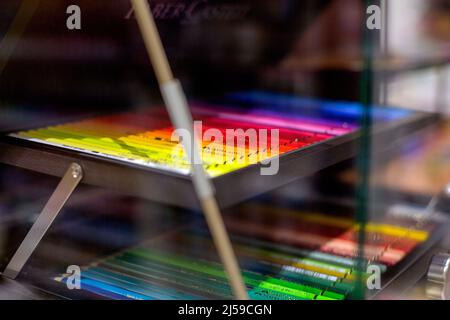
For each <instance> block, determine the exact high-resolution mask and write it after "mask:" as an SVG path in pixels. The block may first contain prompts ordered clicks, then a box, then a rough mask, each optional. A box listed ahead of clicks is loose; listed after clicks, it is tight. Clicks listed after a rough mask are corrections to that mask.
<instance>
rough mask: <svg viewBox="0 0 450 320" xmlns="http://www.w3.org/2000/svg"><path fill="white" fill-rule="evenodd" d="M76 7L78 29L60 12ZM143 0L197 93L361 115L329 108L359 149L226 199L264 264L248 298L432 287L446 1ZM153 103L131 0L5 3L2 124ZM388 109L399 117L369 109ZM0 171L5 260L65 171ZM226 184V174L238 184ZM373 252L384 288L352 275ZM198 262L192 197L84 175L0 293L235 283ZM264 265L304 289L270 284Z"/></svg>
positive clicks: (178, 70)
mask: <svg viewBox="0 0 450 320" xmlns="http://www.w3.org/2000/svg"><path fill="white" fill-rule="evenodd" d="M383 3H385V4H386V7H385V8H386V11H383V13H385V14H382V16H381V18H382V19H383V29H382V30H368V29H367V28H366V19H367V18H368V17H369V15H368V14H367V13H366V9H367V7H368V6H369V5H377V6H379V7H383V6H382V4H383ZM73 4H75V5H78V6H79V7H80V8H81V30H68V29H67V27H66V19H67V18H68V14H66V9H67V7H68V6H69V5H73ZM150 5H151V8H152V10H153V13H154V16H155V19H156V23H157V25H158V28H159V30H160V33H161V37H162V40H163V43H164V47H165V49H166V51H167V55H168V58H169V60H170V63H171V65H172V68H173V69H174V73H175V74H176V75H177V77H178V78H179V79H180V80H181V82H182V84H183V87H184V89H185V91H186V94H187V96H188V97H189V99H190V100H193V101H205V103H207V104H209V105H211V108H212V110H214V108H213V106H214V105H219V106H224V105H226V106H230V107H234V108H237V109H239V110H240V111H241V112H243V113H244V114H245V113H247V112H250V111H251V110H259V109H265V110H270V111H271V112H274V113H282V114H285V115H286V114H288V115H289V116H290V117H294V116H297V115H299V116H302V115H303V114H304V112H305V110H306V109H307V110H308V112H309V115H311V114H313V115H314V117H315V118H317V119H319V120H321V121H322V120H330V119H329V118H327V114H325V113H324V112H323V110H325V109H326V108H333V110H334V109H336V110H338V112H343V113H345V114H346V115H347V116H348V115H349V114H351V115H353V118H352V120H351V121H350V122H349V120H346V119H343V118H342V117H341V118H333V119H332V120H336V119H337V120H339V121H340V122H339V123H340V124H341V125H349V124H350V125H355V126H357V127H358V128H359V130H360V132H361V133H362V134H361V135H360V136H358V137H356V138H355V137H354V140H355V150H354V152H353V154H349V155H348V156H346V157H343V156H342V155H339V154H334V153H330V154H329V156H330V157H336V160H335V161H331V162H332V163H333V165H331V166H328V167H327V168H325V169H322V170H319V171H318V170H313V169H311V170H309V171H308V170H306V169H305V170H306V171H308V174H306V175H305V176H302V177H298V178H297V179H295V180H293V181H290V182H289V183H287V184H285V185H284V186H282V187H279V186H278V185H277V187H276V188H275V187H274V188H273V190H271V191H270V192H267V193H264V194H259V195H257V196H256V197H253V198H251V199H249V200H245V201H242V202H241V203H238V204H236V205H234V206H231V207H228V208H226V209H225V210H224V215H225V218H226V223H227V226H228V228H229V230H230V232H231V235H232V241H233V243H234V244H235V246H236V248H237V249H236V250H237V251H238V258H239V262H240V264H241V267H242V268H243V269H244V270H246V271H249V272H250V271H251V272H256V273H258V274H259V278H257V279H256V280H255V279H253V278H252V279H250V278H251V277H250V276H248V277H249V279H250V280H248V285H249V286H250V287H251V288H252V290H254V291H252V292H253V293H252V294H254V296H253V298H258V297H259V298H268V299H278V298H279V299H290V298H292V299H293V298H299V297H300V298H313V299H316V298H318V297H319V296H320V297H322V295H321V294H317V292H322V293H323V292H329V294H328V295H327V294H324V295H323V297H328V298H335V299H341V298H342V299H344V298H374V297H379V298H389V299H396V298H407V299H425V298H427V296H426V294H425V287H426V278H425V277H424V276H425V273H426V268H427V265H428V262H429V259H430V255H431V254H432V253H433V252H435V251H439V250H444V251H446V250H447V251H448V247H447V246H448V245H450V242H449V240H448V239H446V238H445V236H446V235H448V234H449V232H448V230H449V229H448V226H447V213H448V212H449V208H448V206H446V203H445V201H443V202H442V203H441V202H439V206H438V207H436V208H434V207H433V213H435V214H433V215H431V216H430V215H429V212H428V211H427V210H426V208H427V205H428V204H429V202H430V200H431V199H432V197H433V196H435V195H437V194H440V193H441V192H442V190H445V187H446V186H447V185H448V183H450V169H449V168H450V120H449V119H448V116H449V115H450V102H449V101H450V83H449V77H450V65H449V61H450V3H449V1H448V0H427V1H425V0H388V1H385V2H384V1H383V2H382V1H361V0H314V1H300V0H242V1H230V0H152V1H150ZM236 93H240V94H242V95H241V96H240V97H241V98H240V99H238V98H232V97H237V96H236V95H234V96H233V94H236ZM238 96H239V95H238ZM162 107H163V105H162V101H161V97H160V94H159V89H158V85H157V82H156V79H155V77H154V74H153V70H152V68H151V65H150V63H149V61H148V58H147V54H146V51H145V48H144V46H143V43H142V39H141V36H140V33H139V30H138V27H137V24H136V21H135V19H134V15H133V11H132V8H131V5H130V3H129V1H127V0H116V1H104V0H98V1H89V0H71V1H66V0H61V1H39V0H23V1H19V0H2V1H1V2H0V132H1V133H2V136H6V135H7V134H9V133H12V132H17V131H19V130H25V129H33V128H42V127H46V126H49V125H58V124H63V123H67V122H71V121H75V120H80V119H89V118H91V117H94V116H101V115H107V114H115V113H119V112H139V111H143V110H148V109H152V110H155V109H157V108H162ZM392 108H395V109H401V110H403V111H404V110H406V111H407V112H406V113H404V115H405V116H404V117H405V118H404V119H400V120H399V121H393V122H392V123H391V122H390V121H387V120H386V119H387V118H390V116H389V117H384V116H382V117H378V116H377V115H379V114H388V115H391V114H393V113H395V112H394V111H392V110H394V109H392ZM327 110H328V109H327ZM383 112H384V113H383ZM402 114H403V113H402ZM396 119H397V118H396ZM424 119H425V120H424ZM352 121H353V122H352ZM384 121H386V122H387V124H386V123H384ZM379 122H380V125H386V127H383V128H386V130H387V129H389V130H393V131H389V132H390V134H389V136H386V135H381V136H379V135H378V132H379V129H377V128H378V127H377V125H378V124H379ZM386 132H387V131H386ZM2 141H3V140H2ZM2 143H10V141H9V142H2ZM1 146H5V145H4V144H1ZM0 153H3V155H2V159H3V158H5V159H6V157H7V156H8V151H7V150H6V149H5V148H2V149H0ZM322 157H323V156H322ZM325 160H329V159H324V158H320V156H317V159H315V161H316V162H326V161H325ZM3 162H4V161H3ZM110 174H114V173H110ZM0 177H1V178H0V270H1V271H2V270H3V269H4V267H5V266H6V264H7V263H8V261H9V259H10V258H11V256H12V254H13V253H14V252H15V250H16V249H17V247H18V245H19V244H20V242H21V240H22V239H23V237H24V236H25V234H26V232H27V231H28V230H29V228H30V226H31V224H32V223H33V221H34V219H35V218H36V217H37V215H38V214H39V212H40V211H41V210H42V208H43V206H44V204H45V203H46V201H47V200H48V197H49V196H50V194H51V193H52V191H53V190H54V188H55V186H56V185H57V183H58V178H56V177H51V176H48V175H44V174H41V173H37V172H33V171H30V170H25V169H21V168H18V167H16V166H13V165H6V164H1V165H0ZM230 181H231V180H230ZM236 183H239V184H240V186H236V185H233V183H231V182H230V185H229V186H228V188H229V189H233V188H238V187H242V188H245V187H246V185H245V184H244V183H243V182H242V181H239V182H236ZM249 185H251V184H249ZM141 188H142V189H143V190H148V192H152V189H153V190H154V189H155V188H158V186H154V185H142V186H141ZM249 188H250V187H249ZM168 197H170V195H168ZM439 199H440V198H439ZM440 200H442V199H440ZM444 200H445V199H444ZM434 211H435V212H434ZM189 259H190V260H189ZM368 263H369V264H375V265H379V266H380V267H381V268H382V270H383V278H382V283H383V290H377V291H375V292H372V291H370V290H369V291H367V292H366V290H365V289H363V290H361V283H357V282H358V281H360V282H361V281H362V282H364V281H365V278H364V276H363V277H362V278H359V277H356V276H354V274H355V273H357V272H358V271H361V270H358V268H360V267H361V266H365V265H366V264H368ZM324 264H328V265H324ZM69 265H79V266H81V267H82V268H83V270H84V271H86V278H85V279H84V281H85V282H84V284H83V285H84V287H83V289H82V290H68V289H67V288H66V286H65V284H64V282H65V281H66V279H65V278H64V276H63V274H64V273H65V271H66V268H67V266H69ZM199 265H203V266H206V267H208V268H210V269H207V268H206V267H204V268H203V269H202V268H201V267H199ZM183 268H184V269H183ZM180 269H182V271H180ZM205 270H219V271H218V272H219V273H220V272H222V269H221V266H220V264H219V263H218V257H217V255H216V253H215V251H214V249H213V247H212V243H211V241H210V239H209V234H208V231H207V228H206V227H205V225H204V223H203V218H202V215H201V213H200V212H196V211H195V210H188V209H185V208H182V207H181V206H177V205H174V206H169V205H163V204H161V203H157V202H153V201H149V200H144V199H142V198H140V197H136V196H129V195H123V194H120V193H118V192H115V191H111V190H109V189H105V188H99V187H94V186H88V185H82V186H81V187H80V188H79V189H77V191H76V192H75V194H74V196H73V197H72V198H71V200H70V201H69V202H68V204H67V206H66V207H65V208H64V209H63V210H62V212H61V214H60V216H59V217H58V219H57V220H56V222H55V224H54V225H53V226H52V228H51V229H50V230H49V233H48V235H47V236H46V237H45V238H44V240H43V241H42V242H41V244H40V245H39V246H38V249H37V251H36V252H35V254H33V256H32V258H31V260H30V261H29V262H28V263H27V265H26V267H25V269H24V270H23V272H22V273H21V275H20V277H19V279H18V280H17V281H11V280H8V279H6V278H1V279H0V298H5V299H10V298H12V299H14V298H18V299H22V298H25V299H27V298H36V299H41V298H48V299H54V298H78V299H80V298H81V299H87V298H94V299H98V298H126V299H130V298H136V299H139V298H155V299H172V298H192V297H195V298H224V297H225V298H231V292H230V290H229V288H228V286H227V283H226V281H225V280H224V279H225V278H224V277H223V276H217V273H211V272H212V271H210V273H208V272H209V271H205ZM333 270H334V271H333ZM336 270H338V271H336ZM411 270H412V271H411ZM84 271H83V272H84ZM364 272H365V271H364V270H362V273H364ZM211 278H213V282H214V281H215V283H212V282H211V281H210V280H211ZM269 278H270V279H273V278H275V279H277V281H285V282H286V281H287V282H292V283H295V284H296V285H297V286H303V287H297V289H298V290H299V292H304V291H303V290H305V292H307V293H308V294H310V295H308V294H305V295H299V296H294V297H293V296H288V295H282V294H280V293H279V292H278V291H277V290H275V289H274V288H273V287H271V289H267V286H266V287H265V285H266V282H267V281H268V280H267V279H269ZM318 279H319V280H318ZM358 279H359V280H358ZM399 279H400V280H399ZM394 280H398V281H397V282H395V281H394ZM252 281H253V282H252ZM255 281H256V282H255ZM271 281H272V280H271ZM269 282H270V281H269ZM285 282H280V283H279V285H280V286H282V285H287V284H286V283H285ZM263 284H264V285H263ZM362 285H364V283H363V284H362ZM261 288H262V289H261ZM264 288H265V289H264ZM263 289H264V290H265V291H264V290H263ZM276 292H278V293H276Z"/></svg>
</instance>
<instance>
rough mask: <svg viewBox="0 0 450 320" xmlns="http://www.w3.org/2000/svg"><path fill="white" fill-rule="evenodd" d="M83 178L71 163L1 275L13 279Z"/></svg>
mask: <svg viewBox="0 0 450 320" xmlns="http://www.w3.org/2000/svg"><path fill="white" fill-rule="evenodd" d="M82 178H83V169H82V168H81V166H80V165H79V164H77V163H72V164H71V165H70V167H69V169H68V170H67V171H66V173H65V174H64V176H63V177H62V179H61V181H60V182H59V184H58V186H57V187H56V189H55V191H54V192H53V194H52V195H51V197H50V199H49V200H48V202H47V204H46V205H45V207H44V209H43V210H42V212H41V213H40V214H39V216H38V218H37V219H36V221H35V222H34V224H33V226H32V227H31V229H30V231H28V233H27V235H26V236H25V239H24V240H23V241H22V243H21V244H20V246H19V248H18V249H17V251H16V252H15V253H14V255H13V257H12V258H11V260H10V261H9V263H8V265H7V266H6V269H5V271H4V272H3V274H2V275H3V276H4V277H7V278H10V279H15V278H16V277H17V276H18V275H19V273H20V272H21V270H22V268H23V266H24V265H25V263H26V262H27V261H28V259H29V258H30V256H31V255H32V254H33V252H34V250H35V249H36V247H37V246H38V245H39V242H40V241H41V240H42V238H43V237H44V235H45V234H46V233H47V230H48V229H49V228H50V226H51V224H52V223H53V221H54V220H55V218H56V216H57V215H58V214H59V212H60V211H61V209H62V208H63V206H64V205H65V203H66V202H67V200H68V199H69V197H70V196H71V195H72V193H73V192H74V190H75V188H76V187H77V186H78V184H79V183H80V181H81V179H82Z"/></svg>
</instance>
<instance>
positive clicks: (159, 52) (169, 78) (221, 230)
mask: <svg viewBox="0 0 450 320" xmlns="http://www.w3.org/2000/svg"><path fill="white" fill-rule="evenodd" d="M131 3H132V5H133V9H134V13H135V16H136V19H137V22H138V25H139V28H140V30H141V34H142V38H143V40H144V44H145V46H146V49H147V53H148V55H149V57H150V60H151V62H152V65H153V68H154V70H155V74H156V78H157V79H158V83H159V86H160V89H161V93H162V95H163V98H164V101H165V105H166V108H167V110H168V112H169V115H170V117H171V121H172V123H173V124H174V126H175V128H177V129H186V130H188V132H189V133H190V134H191V137H193V139H192V141H185V140H183V147H184V149H185V151H186V154H187V155H188V157H189V159H190V160H191V163H192V180H193V184H194V187H195V190H196V192H197V196H198V198H199V200H200V202H201V206H202V209H203V213H204V215H205V219H206V222H207V224H208V227H209V229H210V232H211V235H212V237H213V240H214V244H215V246H216V248H217V251H218V253H219V256H220V259H221V261H222V263H223V265H224V267H225V271H226V273H227V275H228V281H229V283H230V286H231V288H232V290H233V293H234V296H235V297H236V299H240V300H246V299H248V295H247V291H246V287H245V284H244V280H243V278H242V274H241V270H240V268H239V264H238V262H237V258H236V255H235V253H234V250H233V247H232V245H231V241H230V239H229V236H228V233H227V231H226V228H225V224H224V222H223V219H222V215H221V213H220V210H219V207H218V205H217V201H216V198H215V196H214V190H213V186H212V183H211V181H210V180H209V178H208V176H207V174H206V172H205V170H204V168H203V165H202V163H201V157H199V154H200V153H199V150H198V148H197V144H196V139H195V136H194V130H193V128H192V116H191V114H190V111H189V108H188V107H187V102H186V99H185V95H184V91H183V90H182V87H181V85H180V84H179V82H178V81H177V80H176V79H175V78H174V77H173V74H172V70H171V68H170V65H169V62H168V59H167V55H166V52H165V51H164V47H163V45H162V43H161V38H160V35H159V32H158V29H157V27H156V24H155V21H154V19H153V15H152V12H151V9H150V7H149V5H148V2H147V0H131ZM193 159H199V160H200V163H196V164H194V162H192V161H193Z"/></svg>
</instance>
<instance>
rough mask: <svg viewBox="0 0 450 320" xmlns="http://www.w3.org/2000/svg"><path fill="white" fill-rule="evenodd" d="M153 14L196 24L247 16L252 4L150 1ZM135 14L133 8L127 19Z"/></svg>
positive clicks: (157, 16)
mask: <svg viewBox="0 0 450 320" xmlns="http://www.w3.org/2000/svg"><path fill="white" fill-rule="evenodd" d="M149 4H150V8H151V9H152V13H153V16H154V17H155V19H157V20H178V21H180V22H181V23H183V24H194V23H199V22H202V21H208V20H221V21H232V20H239V19H242V18H244V17H246V16H247V14H248V12H249V11H250V6H249V5H247V4H242V3H235V2H229V3H220V4H217V3H213V1H212V0H195V1H171V2H166V1H158V0H151V1H149ZM133 16H134V12H133V8H130V10H129V11H128V12H127V14H126V15H125V19H131V18H132V17H133Z"/></svg>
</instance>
